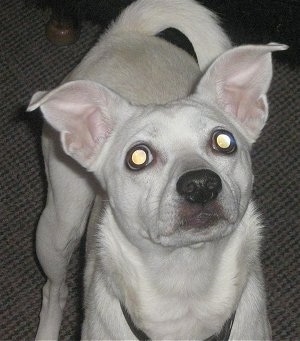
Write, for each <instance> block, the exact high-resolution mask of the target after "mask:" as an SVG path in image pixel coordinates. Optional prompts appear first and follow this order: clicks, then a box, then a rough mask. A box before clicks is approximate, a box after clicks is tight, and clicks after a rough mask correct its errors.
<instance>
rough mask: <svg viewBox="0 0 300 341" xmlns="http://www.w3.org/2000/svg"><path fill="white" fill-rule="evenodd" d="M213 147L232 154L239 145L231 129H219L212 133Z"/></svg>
mask: <svg viewBox="0 0 300 341" xmlns="http://www.w3.org/2000/svg"><path fill="white" fill-rule="evenodd" d="M212 148H213V149H214V150H216V151H218V152H221V153H225V154H232V153H234V152H235V151H236V149H237V145H236V141H235V138H234V136H233V135H232V134H231V133H230V132H229V131H227V130H224V129H218V130H215V131H214V132H213V134H212Z"/></svg>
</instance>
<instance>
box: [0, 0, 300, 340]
mask: <svg viewBox="0 0 300 341" xmlns="http://www.w3.org/2000/svg"><path fill="white" fill-rule="evenodd" d="M44 21H45V19H44V18H43V16H42V15H41V12H40V11H38V10H36V9H30V8H27V7H25V6H24V3H23V1H20V0H1V2H0V62H1V64H0V107H1V110H0V115H1V121H0V144H1V146H0V187H1V190H0V224H1V227H0V228H1V232H0V233H1V234H0V339H1V340H29V339H32V338H33V337H34V334H35V331H36V327H37V323H38V312H39V308H40V302H41V288H42V285H43V283H44V277H43V275H42V273H41V271H40V268H39V266H38V264H37V260H36V257H35V252H34V233H35V228H36V224H37V221H38V217H39V215H40V213H41V210H42V208H43V205H44V200H45V191H46V184H45V177H44V173H43V163H42V159H41V150H40V133H41V120H40V117H38V115H37V114H26V113H24V108H25V107H26V105H27V104H28V101H29V99H30V97H31V95H32V94H33V93H34V92H35V91H36V90H41V89H50V88H53V87H54V86H56V85H57V84H58V83H59V81H60V80H61V79H62V78H63V76H64V75H66V74H67V73H68V71H70V70H71V69H72V67H74V65H76V64H77V63H78V62H79V60H80V59H81V57H82V56H83V55H84V54H85V52H86V51H87V50H88V49H89V48H90V47H91V46H92V44H93V43H94V41H95V39H96V38H97V35H98V28H97V27H94V26H91V25H89V24H85V25H84V27H83V30H82V34H81V37H80V40H79V41H78V42H77V43H76V44H74V45H71V46H69V47H59V48H58V47H55V46H53V45H51V44H50V43H48V42H47V41H46V40H45V36H44ZM299 71H300V70H299V68H298V69H293V70H292V69H290V68H289V66H287V65H285V64H279V63H276V64H275V72H274V80H273V83H272V88H271V91H270V119H269V122H268V124H267V127H266V128H265V130H264V133H263V135H262V136H261V138H260V139H259V141H258V142H257V144H256V146H255V148H254V150H253V158H254V171H255V174H256V185H255V190H254V196H255V198H256V201H257V203H258V206H259V207H260V210H261V212H262V214H263V218H264V222H265V225H266V228H265V239H264V244H263V247H262V258H263V264H264V272H265V278H266V286H267V293H268V309H269V315H270V320H271V324H272V327H273V334H274V340H299V339H300V332H299V317H300V314H299V303H300V302H299V299H300V293H299V278H300V276H299V256H300V255H299V236H300V233H299V232H300V231H299V211H300V207H299V180H300V179H299V156H300V155H299V143H300V139H299V131H300V127H299V108H300V86H299V77H300V72H299ZM81 256H82V248H81V249H80V250H78V251H77V252H76V253H75V254H74V257H73V258H72V260H71V264H70V271H69V274H68V283H69V285H70V295H69V299H68V302H67V307H66V311H65V316H64V321H63V325H62V330H61V339H62V340H71V339H72V340H74V339H78V336H79V332H80V321H81V318H82V311H81V309H80V306H81V291H82V290H81V275H82V266H81V261H80V259H81ZM297 323H298V324H297Z"/></svg>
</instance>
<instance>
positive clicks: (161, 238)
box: [150, 216, 236, 247]
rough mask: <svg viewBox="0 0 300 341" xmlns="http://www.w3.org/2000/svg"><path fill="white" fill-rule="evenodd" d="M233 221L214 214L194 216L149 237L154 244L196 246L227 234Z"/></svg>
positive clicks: (231, 227)
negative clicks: (168, 229) (230, 221)
mask: <svg viewBox="0 0 300 341" xmlns="http://www.w3.org/2000/svg"><path fill="white" fill-rule="evenodd" d="M235 225H236V224H234V223H229V221H228V220H227V219H225V218H222V219H221V218H220V217H216V216H210V217H205V216H204V217H201V216H200V217H199V216H197V217H194V218H191V219H188V220H184V221H181V222H180V223H179V224H178V225H177V226H176V227H175V228H172V232H168V233H161V234H158V235H156V236H152V237H151V238H150V239H151V240H152V242H154V243H155V244H160V245H161V246H166V247H196V246H197V245H201V244H202V243H206V242H213V241H216V240H219V239H222V238H224V237H226V236H228V235H229V234H230V233H231V232H232V231H233V230H234V229H235Z"/></svg>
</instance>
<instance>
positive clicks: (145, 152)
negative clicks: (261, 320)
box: [126, 144, 153, 170]
mask: <svg viewBox="0 0 300 341" xmlns="http://www.w3.org/2000/svg"><path fill="white" fill-rule="evenodd" d="M152 160H153V155H152V153H151V150H150V148H149V147H148V146H146V145H144V144H140V145H137V146H134V147H132V148H131V149H130V150H129V151H128V153H127V156H126V165H127V167H128V168H129V169H131V170H140V169H142V168H144V167H146V166H148V165H149V164H150V163H151V162H152Z"/></svg>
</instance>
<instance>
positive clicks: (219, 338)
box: [120, 303, 235, 341]
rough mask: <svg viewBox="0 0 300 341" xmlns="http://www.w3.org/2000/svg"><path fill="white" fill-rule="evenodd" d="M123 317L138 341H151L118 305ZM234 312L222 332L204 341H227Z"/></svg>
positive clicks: (125, 310)
mask: <svg viewBox="0 0 300 341" xmlns="http://www.w3.org/2000/svg"><path fill="white" fill-rule="evenodd" d="M120 305H121V309H122V312H123V315H124V317H125V320H126V322H127V323H128V325H129V327H130V329H131V331H132V333H133V334H134V335H135V337H136V338H137V339H138V340H140V341H151V339H150V338H149V337H148V336H147V335H146V334H145V333H144V332H143V331H142V330H141V329H139V328H137V327H136V325H135V324H134V323H133V321H132V319H131V316H130V315H129V313H128V311H127V309H126V308H125V307H124V306H123V304H122V303H120ZM234 317H235V312H234V313H233V314H232V315H231V317H230V318H229V319H228V320H227V321H226V322H225V323H224V325H223V328H222V330H221V331H220V333H219V334H214V335H212V336H210V337H208V338H207V339H205V340H204V341H228V340H229V337H230V333H231V329H232V325H233V322H234Z"/></svg>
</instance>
